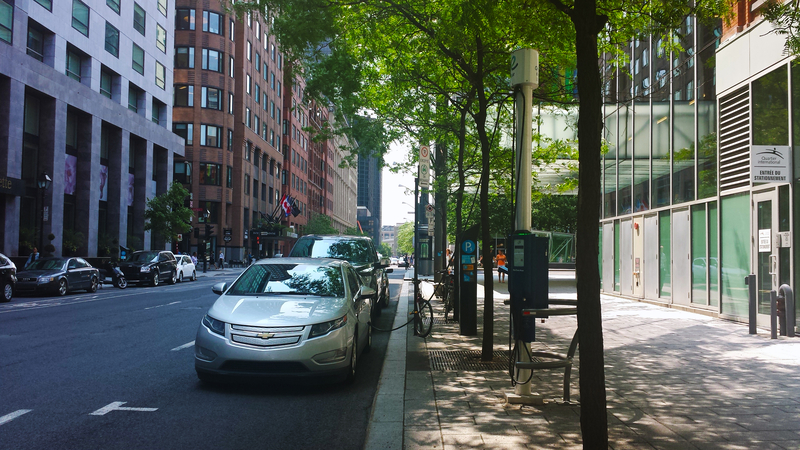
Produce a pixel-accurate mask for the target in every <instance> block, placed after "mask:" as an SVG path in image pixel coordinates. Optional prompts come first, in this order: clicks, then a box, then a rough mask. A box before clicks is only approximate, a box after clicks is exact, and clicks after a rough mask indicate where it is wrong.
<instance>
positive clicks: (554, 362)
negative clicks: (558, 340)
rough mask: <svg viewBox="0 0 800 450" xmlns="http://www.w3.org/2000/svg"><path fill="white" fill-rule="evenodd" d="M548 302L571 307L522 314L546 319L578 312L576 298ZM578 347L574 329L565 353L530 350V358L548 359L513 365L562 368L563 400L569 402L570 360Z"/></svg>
mask: <svg viewBox="0 0 800 450" xmlns="http://www.w3.org/2000/svg"><path fill="white" fill-rule="evenodd" d="M549 304H551V305H562V306H572V307H571V308H544V309H523V310H522V315H524V316H532V317H535V318H541V319H546V318H549V317H550V316H571V315H576V314H578V308H577V306H578V301H577V300H550V301H549ZM577 349H578V330H577V329H576V330H575V335H574V336H573V337H572V342H570V344H569V349H568V350H567V354H566V355H562V354H559V353H552V352H531V359H533V358H534V357H537V358H545V359H549V360H550V361H541V362H535V361H530V362H527V361H526V362H522V361H517V362H515V363H514V366H515V367H516V368H517V369H527V370H536V369H560V368H562V367H563V368H564V402H565V403H569V401H570V399H569V398H570V397H569V394H570V387H569V380H570V377H571V375H572V362H573V358H574V356H575V352H576V351H577Z"/></svg>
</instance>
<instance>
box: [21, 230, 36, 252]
mask: <svg viewBox="0 0 800 450" xmlns="http://www.w3.org/2000/svg"><path fill="white" fill-rule="evenodd" d="M33 247H36V229H34V228H27V227H20V228H19V251H20V254H21V255H23V254H28V253H30V252H32V251H33Z"/></svg>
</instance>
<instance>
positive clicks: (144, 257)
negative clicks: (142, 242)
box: [129, 252, 158, 262]
mask: <svg viewBox="0 0 800 450" xmlns="http://www.w3.org/2000/svg"><path fill="white" fill-rule="evenodd" d="M157 260H158V252H142V253H134V254H132V255H131V259H129V261H131V262H156V261H157Z"/></svg>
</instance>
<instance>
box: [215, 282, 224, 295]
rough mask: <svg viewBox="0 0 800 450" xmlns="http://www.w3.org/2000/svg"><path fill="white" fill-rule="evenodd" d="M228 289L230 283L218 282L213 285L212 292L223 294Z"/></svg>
mask: <svg viewBox="0 0 800 450" xmlns="http://www.w3.org/2000/svg"><path fill="white" fill-rule="evenodd" d="M227 289H228V283H225V282H222V283H217V284H215V285H214V286H211V292H213V293H215V294H217V295H222V293H223V292H225V291H226V290H227Z"/></svg>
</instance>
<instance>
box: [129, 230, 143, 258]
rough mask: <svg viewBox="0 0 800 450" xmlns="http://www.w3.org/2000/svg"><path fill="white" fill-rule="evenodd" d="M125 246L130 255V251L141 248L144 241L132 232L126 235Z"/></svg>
mask: <svg viewBox="0 0 800 450" xmlns="http://www.w3.org/2000/svg"><path fill="white" fill-rule="evenodd" d="M126 247H127V248H128V250H129V252H128V254H129V255H130V254H131V253H133V252H135V251H137V250H143V249H144V242H142V238H140V237H139V236H134V235H132V234H129V235H128V237H127V245H126Z"/></svg>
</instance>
